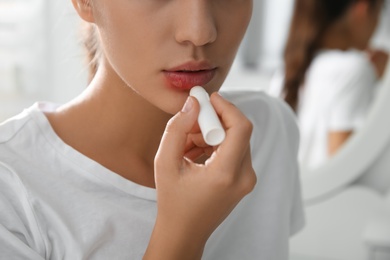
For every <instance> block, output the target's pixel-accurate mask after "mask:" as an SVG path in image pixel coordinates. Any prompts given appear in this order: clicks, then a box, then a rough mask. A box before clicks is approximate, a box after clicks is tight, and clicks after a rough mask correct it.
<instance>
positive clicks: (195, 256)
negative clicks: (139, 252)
mask: <svg viewBox="0 0 390 260" xmlns="http://www.w3.org/2000/svg"><path fill="white" fill-rule="evenodd" d="M173 222H174V221H162V220H160V219H157V220H156V224H155V226H154V229H153V232H152V235H151V238H150V241H149V245H148V248H147V250H146V252H145V255H144V258H143V259H144V260H154V259H159V260H176V259H177V260H179V259H180V260H181V259H189V260H200V259H201V258H202V255H203V250H204V247H205V245H206V242H207V239H208V237H209V235H207V234H198V233H197V232H193V231H191V230H190V229H189V228H188V227H187V228H186V227H184V225H181V224H182V223H177V222H176V223H173Z"/></svg>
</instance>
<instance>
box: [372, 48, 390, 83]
mask: <svg viewBox="0 0 390 260" xmlns="http://www.w3.org/2000/svg"><path fill="white" fill-rule="evenodd" d="M367 52H368V55H369V58H370V60H371V62H372V64H373V65H374V67H375V69H376V72H377V75H378V77H379V78H382V77H383V74H384V73H385V69H386V65H387V62H388V60H389V54H388V53H387V52H385V51H382V50H368V51H367Z"/></svg>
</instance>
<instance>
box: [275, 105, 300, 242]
mask: <svg viewBox="0 0 390 260" xmlns="http://www.w3.org/2000/svg"><path fill="white" fill-rule="evenodd" d="M278 103H279V104H280V111H281V114H282V118H283V126H284V127H285V133H286V134H287V135H288V136H287V138H286V140H287V142H288V148H289V154H290V156H289V157H290V159H291V161H292V162H291V165H292V167H291V171H290V174H291V178H290V181H291V185H290V188H291V192H290V194H291V197H290V198H289V200H290V201H289V205H290V236H293V235H295V234H296V233H298V231H300V230H301V229H302V228H303V227H304V226H305V210H304V205H303V199H302V190H301V181H300V168H299V163H298V150H299V140H300V135H299V130H298V126H297V122H296V116H295V113H294V112H293V111H292V110H291V108H290V107H289V106H288V105H287V104H286V103H285V102H283V101H281V100H279V101H278Z"/></svg>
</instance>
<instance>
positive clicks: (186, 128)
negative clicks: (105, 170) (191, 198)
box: [155, 97, 199, 172]
mask: <svg viewBox="0 0 390 260" xmlns="http://www.w3.org/2000/svg"><path fill="white" fill-rule="evenodd" d="M198 114H199V103H198V102H197V101H196V99H195V98H193V97H188V99H187V101H186V104H185V105H184V107H183V109H182V111H181V112H179V113H177V114H176V115H175V116H174V117H172V118H171V119H170V120H169V122H168V124H167V127H166V128H165V132H164V135H163V137H162V139H161V143H160V146H159V149H158V151H157V154H156V158H155V168H156V169H161V170H163V172H177V169H178V167H181V166H182V163H183V157H184V153H185V147H186V142H187V137H188V134H189V133H190V132H191V130H192V129H193V127H194V125H195V124H196V121H197V117H198ZM172 167H173V168H172Z"/></svg>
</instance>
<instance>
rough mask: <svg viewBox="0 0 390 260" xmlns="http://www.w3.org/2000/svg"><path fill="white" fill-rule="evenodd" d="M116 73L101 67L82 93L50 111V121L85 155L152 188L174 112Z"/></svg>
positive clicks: (58, 132)
mask: <svg viewBox="0 0 390 260" xmlns="http://www.w3.org/2000/svg"><path fill="white" fill-rule="evenodd" d="M115 75H116V74H115V73H111V72H110V71H109V70H107V69H100V70H99V71H98V73H97V75H96V77H95V79H94V80H93V81H92V82H91V84H90V86H89V87H88V88H87V89H86V90H85V91H84V93H82V94H81V95H80V96H79V97H77V98H76V99H74V100H73V101H71V102H69V103H68V104H66V105H64V106H62V107H61V108H60V109H59V110H58V111H56V113H54V114H49V115H48V118H49V121H50V122H51V124H52V125H53V128H54V129H55V131H56V132H57V134H58V135H59V136H60V137H61V138H62V139H63V140H64V141H65V142H66V143H68V144H70V145H71V146H72V147H74V148H75V149H77V150H79V151H80V152H81V153H83V154H85V155H86V156H88V157H90V158H92V159H94V160H95V161H97V162H99V163H100V164H102V165H103V166H106V167H107V168H109V169H110V170H113V171H115V172H116V173H118V174H120V175H122V176H123V177H125V178H128V179H131V180H133V181H135V182H138V183H140V184H143V185H145V186H154V179H153V160H154V156H155V154H156V152H157V149H158V146H159V144H160V140H161V136H162V134H163V131H164V129H165V126H166V124H167V121H168V120H169V118H170V117H171V116H172V115H169V114H166V113H165V112H163V111H161V110H160V109H158V108H156V107H154V106H153V105H151V104H150V103H149V102H147V101H146V100H144V99H143V98H142V97H141V96H139V95H138V94H137V93H136V92H134V91H133V90H132V89H131V88H130V87H128V86H127V85H126V84H125V83H124V82H123V81H122V80H121V79H120V78H119V77H118V76H115ZM141 173H143V174H141Z"/></svg>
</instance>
